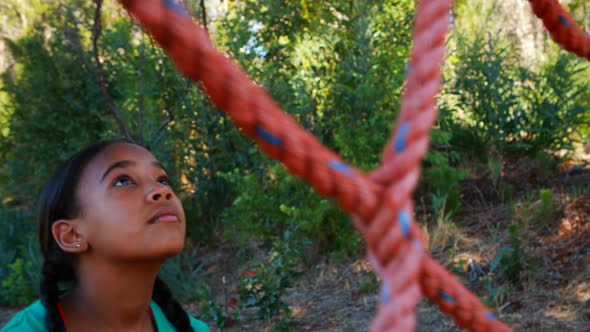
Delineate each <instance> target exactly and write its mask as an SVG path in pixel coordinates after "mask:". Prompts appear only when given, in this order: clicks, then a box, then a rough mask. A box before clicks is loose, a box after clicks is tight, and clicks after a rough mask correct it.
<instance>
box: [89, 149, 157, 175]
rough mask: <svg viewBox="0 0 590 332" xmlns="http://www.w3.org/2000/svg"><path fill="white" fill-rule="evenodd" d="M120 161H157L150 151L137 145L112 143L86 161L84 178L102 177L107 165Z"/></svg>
mask: <svg viewBox="0 0 590 332" xmlns="http://www.w3.org/2000/svg"><path fill="white" fill-rule="evenodd" d="M121 162H129V163H130V164H137V165H143V164H145V165H151V164H153V163H154V162H157V160H156V158H155V157H154V155H153V154H152V153H151V152H149V151H148V150H146V149H145V148H143V147H141V146H139V145H135V144H130V143H114V144H112V145H110V146H108V147H107V148H105V149H104V150H103V151H101V152H100V153H99V154H98V155H96V156H95V157H94V158H93V159H92V160H91V161H90V162H89V163H88V165H86V169H85V170H84V176H83V177H84V178H85V180H91V181H93V179H96V178H98V179H102V176H103V174H104V172H105V171H107V170H108V169H109V167H112V165H113V164H116V163H121Z"/></svg>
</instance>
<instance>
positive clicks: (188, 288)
mask: <svg viewBox="0 0 590 332" xmlns="http://www.w3.org/2000/svg"><path fill="white" fill-rule="evenodd" d="M198 251H199V248H198V247H190V246H189V247H187V248H185V249H184V250H183V251H182V252H181V253H180V254H178V255H177V256H175V257H172V258H170V259H168V260H167V261H166V263H164V265H162V268H161V269H160V274H159V275H160V277H161V278H162V280H163V281H164V282H165V283H166V284H167V285H168V287H170V290H171V291H172V294H174V297H175V298H176V299H178V301H180V302H182V303H190V302H193V301H196V300H197V299H199V298H201V296H202V294H201V292H200V288H199V286H200V284H201V283H202V281H200V280H199V274H200V272H201V270H202V269H203V264H202V263H200V262H199V257H198V255H197V254H198Z"/></svg>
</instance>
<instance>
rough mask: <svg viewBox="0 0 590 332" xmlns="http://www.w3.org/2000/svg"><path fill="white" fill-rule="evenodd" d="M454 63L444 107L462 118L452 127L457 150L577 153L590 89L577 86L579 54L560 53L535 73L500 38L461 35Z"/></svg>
mask: <svg viewBox="0 0 590 332" xmlns="http://www.w3.org/2000/svg"><path fill="white" fill-rule="evenodd" d="M453 62H454V63H455V64H456V66H455V72H454V73H453V74H452V78H451V79H450V80H449V82H448V84H447V85H446V87H445V89H446V90H447V91H448V96H445V97H444V98H443V108H446V109H447V110H450V111H451V113H452V114H453V117H454V118H455V119H456V120H458V121H454V122H452V123H451V124H450V126H451V128H450V130H451V132H453V133H454V135H453V138H452V140H451V142H452V144H453V146H455V147H458V148H460V149H462V150H463V151H465V152H468V153H469V154H470V155H471V156H472V157H473V158H474V159H480V160H482V161H487V156H489V155H491V156H497V155H504V154H511V153H520V154H528V155H531V156H534V155H536V154H537V153H538V152H541V151H545V150H551V151H555V150H561V149H563V150H566V151H571V150H572V149H573V143H574V142H576V141H579V140H580V138H581V133H580V130H581V129H582V127H583V126H584V125H585V124H586V125H587V123H588V117H587V116H584V114H585V113H586V112H587V111H588V105H586V104H584V102H583V93H584V92H585V90H587V89H588V87H587V86H585V85H584V84H581V83H579V82H577V77H578V76H579V75H580V73H581V72H582V70H583V67H582V65H581V62H580V61H579V60H577V59H576V58H574V57H573V56H569V55H559V56H557V57H556V58H554V59H551V60H549V61H548V62H547V64H546V65H544V66H542V67H541V68H540V69H538V70H533V69H530V68H528V67H525V66H524V65H522V64H521V62H520V59H519V58H518V57H517V56H516V52H514V50H513V49H512V48H511V46H510V45H508V44H506V43H503V42H502V41H501V40H499V39H498V37H494V36H493V35H490V36H488V37H487V38H484V37H483V36H477V37H475V38H474V39H469V38H466V37H464V36H459V37H458V42H457V49H456V52H455V54H454V57H453Z"/></svg>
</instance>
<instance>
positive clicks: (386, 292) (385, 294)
mask: <svg viewBox="0 0 590 332" xmlns="http://www.w3.org/2000/svg"><path fill="white" fill-rule="evenodd" d="M389 288H390V286H389V282H387V280H383V284H382V285H381V296H380V297H381V303H388V302H389V300H390V299H391V294H390V293H391V290H390V289H389Z"/></svg>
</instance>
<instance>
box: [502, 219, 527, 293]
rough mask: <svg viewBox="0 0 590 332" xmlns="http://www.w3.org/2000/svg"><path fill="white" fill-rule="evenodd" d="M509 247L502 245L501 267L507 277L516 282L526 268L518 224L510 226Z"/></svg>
mask: <svg viewBox="0 0 590 332" xmlns="http://www.w3.org/2000/svg"><path fill="white" fill-rule="evenodd" d="M508 238H509V241H510V246H509V247H501V248H500V252H499V254H498V256H497V257H499V263H500V269H501V271H502V273H503V274H504V276H505V277H506V279H507V280H508V281H510V282H512V283H514V284H516V283H518V282H519V281H520V280H521V273H522V272H523V271H524V269H525V263H524V260H525V253H524V249H523V246H522V240H521V239H520V234H519V229H518V226H517V225H515V224H512V225H510V226H509V227H508Z"/></svg>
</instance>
